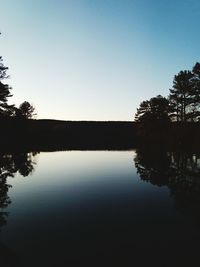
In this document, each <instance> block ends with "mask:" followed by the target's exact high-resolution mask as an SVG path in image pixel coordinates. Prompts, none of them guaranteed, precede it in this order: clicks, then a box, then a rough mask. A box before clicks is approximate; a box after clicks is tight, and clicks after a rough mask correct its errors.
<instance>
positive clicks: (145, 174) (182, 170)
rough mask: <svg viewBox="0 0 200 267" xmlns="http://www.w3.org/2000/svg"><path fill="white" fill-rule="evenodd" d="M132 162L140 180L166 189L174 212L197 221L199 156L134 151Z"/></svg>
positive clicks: (199, 211)
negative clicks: (170, 196) (172, 201)
mask: <svg viewBox="0 0 200 267" xmlns="http://www.w3.org/2000/svg"><path fill="white" fill-rule="evenodd" d="M134 161H135V166H136V169H137V172H138V174H139V175H140V178H141V179H142V180H144V181H147V182H150V183H152V184H154V185H158V186H162V185H166V186H168V187H169V189H170V193H171V195H172V196H173V198H174V199H175V204H176V207H177V209H178V210H179V211H181V212H182V213H184V214H186V213H187V214H188V215H189V214H190V215H191V216H192V217H193V218H196V219H199V220H200V153H199V154H198V153H196V154H194V153H191V152H187V153H186V152H180V151H179V152H166V151H161V150H156V151H155V150H151V151H149V150H148V151H146V150H137V153H136V156H135V158H134Z"/></svg>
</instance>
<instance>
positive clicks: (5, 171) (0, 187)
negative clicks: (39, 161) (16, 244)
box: [0, 153, 36, 228]
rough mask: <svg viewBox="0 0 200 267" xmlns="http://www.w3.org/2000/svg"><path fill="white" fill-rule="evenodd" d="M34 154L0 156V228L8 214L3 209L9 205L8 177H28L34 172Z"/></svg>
mask: <svg viewBox="0 0 200 267" xmlns="http://www.w3.org/2000/svg"><path fill="white" fill-rule="evenodd" d="M35 155H36V153H13V154H0V209H1V211H0V228H1V227H2V226H3V225H5V224H6V218H7V216H8V213H7V212H5V211H4V209H5V208H6V207H7V206H8V205H9V204H10V203H11V200H10V198H9V196H8V190H9V188H10V187H11V185H9V184H8V183H7V178H8V177H14V176H15V174H16V173H17V172H19V173H20V174H21V175H22V176H28V175H29V174H31V173H32V172H33V170H34V164H35V162H34V157H35Z"/></svg>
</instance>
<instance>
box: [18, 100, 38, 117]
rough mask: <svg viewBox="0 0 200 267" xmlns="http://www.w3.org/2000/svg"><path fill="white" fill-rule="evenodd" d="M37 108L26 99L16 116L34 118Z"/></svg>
mask: <svg viewBox="0 0 200 267" xmlns="http://www.w3.org/2000/svg"><path fill="white" fill-rule="evenodd" d="M34 111H35V108H34V107H33V106H32V105H31V104H30V103H29V102H27V101H24V102H23V103H22V104H21V105H20V106H19V108H18V109H16V116H17V117H20V118H24V119H32V118H33V117H34V116H35V115H36V113H34Z"/></svg>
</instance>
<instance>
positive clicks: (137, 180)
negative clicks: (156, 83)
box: [0, 151, 200, 266]
mask: <svg viewBox="0 0 200 267" xmlns="http://www.w3.org/2000/svg"><path fill="white" fill-rule="evenodd" d="M1 162H2V163H1V166H0V170H1V172H0V206H1V213H0V231H1V232H0V254H1V259H2V262H3V266H80V265H84V266H90V265H91V266H115V265H116V263H119V264H121V265H122V266H147V265H148V266H179V265H181V264H183V263H186V264H188V266H196V265H193V263H194V262H195V261H197V260H198V255H199V250H200V157H199V156H198V155H197V154H192V153H190V154H187V153H169V152H160V151H156V152H155V151H148V152H144V151H66V152H49V153H39V154H31V153H29V154H23V153H21V154H12V155H1ZM11 175H12V176H13V177H11ZM9 185H11V186H12V187H10V186H9Z"/></svg>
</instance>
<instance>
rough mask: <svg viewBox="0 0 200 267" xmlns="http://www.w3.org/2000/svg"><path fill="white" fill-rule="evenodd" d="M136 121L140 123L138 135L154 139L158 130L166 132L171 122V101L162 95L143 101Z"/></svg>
mask: <svg viewBox="0 0 200 267" xmlns="http://www.w3.org/2000/svg"><path fill="white" fill-rule="evenodd" d="M135 121H136V122H138V133H139V135H140V136H143V137H147V136H148V137H152V136H153V135H154V132H155V131H157V130H158V129H161V128H162V130H164V129H165V127H166V126H167V125H168V123H169V122H170V118H169V101H168V100H167V99H166V98H165V97H163V96H161V95H158V96H156V97H153V98H151V99H150V100H146V101H143V102H142V103H141V104H140V107H139V108H138V109H137V113H136V115H135Z"/></svg>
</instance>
